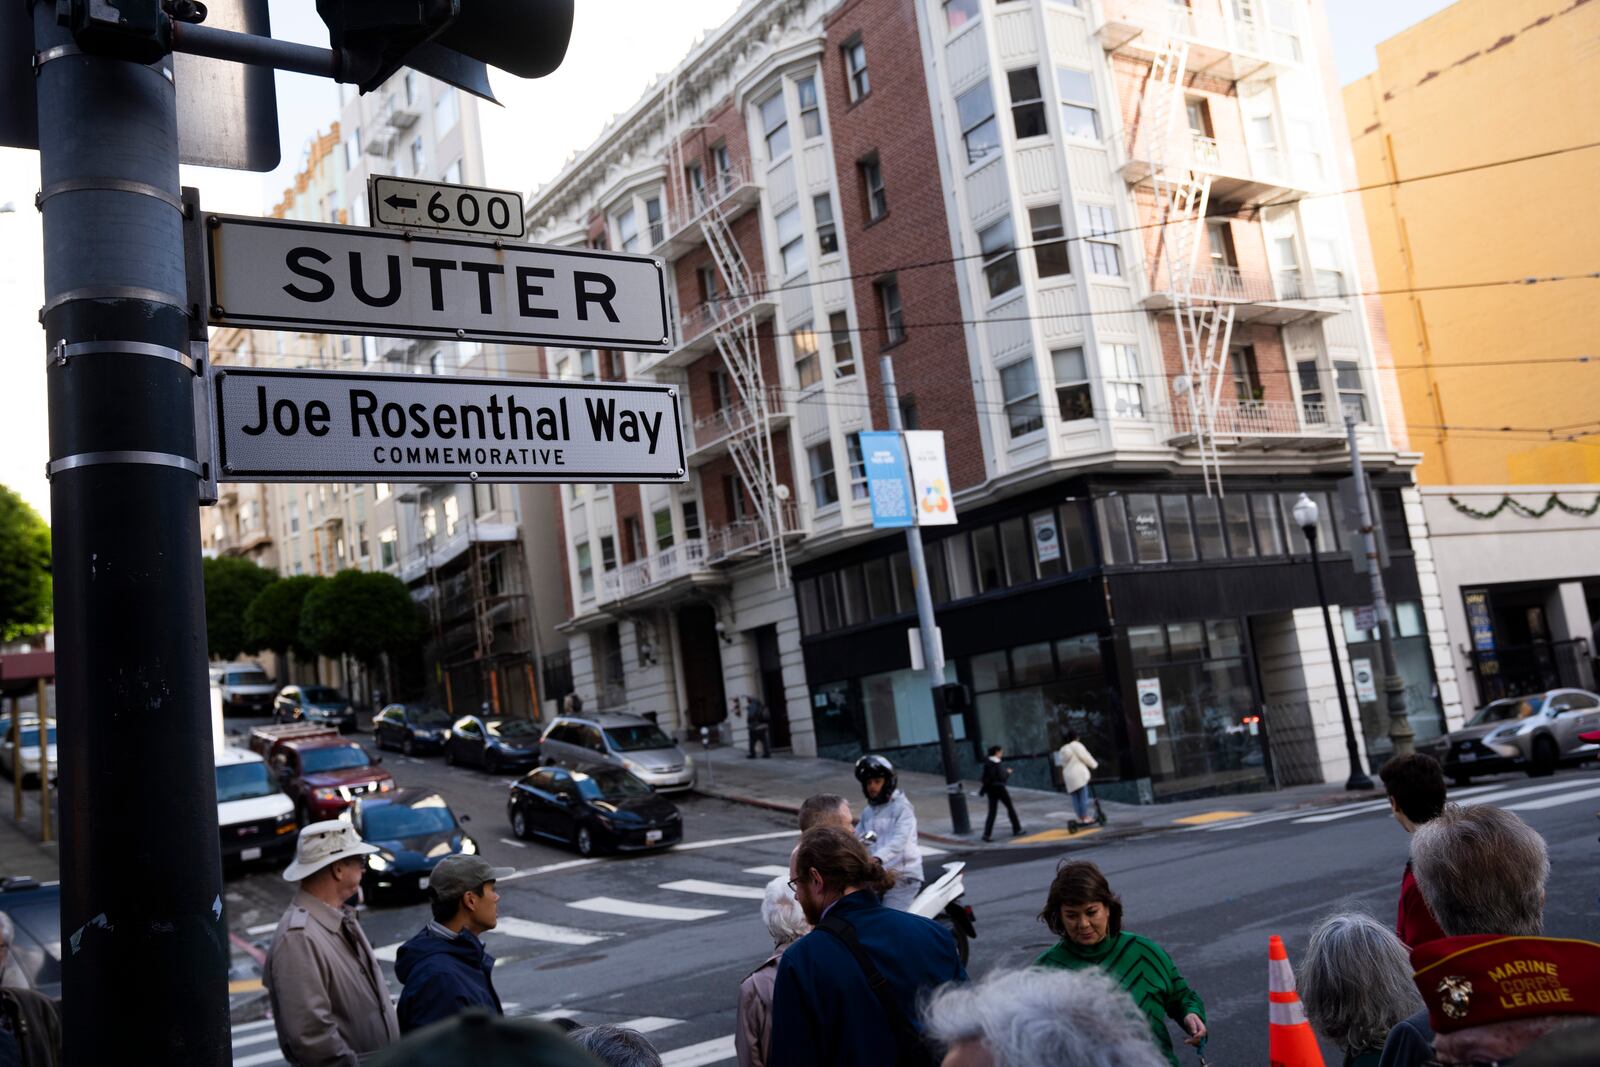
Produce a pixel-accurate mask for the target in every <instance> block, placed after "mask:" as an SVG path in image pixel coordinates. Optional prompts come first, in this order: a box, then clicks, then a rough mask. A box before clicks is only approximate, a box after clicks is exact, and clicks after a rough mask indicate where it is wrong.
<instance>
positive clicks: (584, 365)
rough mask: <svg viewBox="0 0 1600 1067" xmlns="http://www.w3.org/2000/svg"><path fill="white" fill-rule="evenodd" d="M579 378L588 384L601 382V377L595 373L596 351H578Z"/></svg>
mask: <svg viewBox="0 0 1600 1067" xmlns="http://www.w3.org/2000/svg"><path fill="white" fill-rule="evenodd" d="M578 377H580V378H582V379H583V380H584V381H586V382H593V381H598V380H599V378H600V375H599V374H598V373H596V372H595V365H594V349H592V348H584V349H580V350H579V351H578Z"/></svg>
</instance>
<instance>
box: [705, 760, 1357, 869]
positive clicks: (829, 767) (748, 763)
mask: <svg viewBox="0 0 1600 1067" xmlns="http://www.w3.org/2000/svg"><path fill="white" fill-rule="evenodd" d="M710 756H711V758H710V760H709V767H708V765H707V764H708V761H707V759H706V758H705V757H704V756H702V755H701V753H698V752H697V753H695V757H696V762H697V763H698V764H699V767H700V777H699V784H698V785H697V786H696V792H699V793H701V794H703V795H705V796H712V797H718V798H720V799H722V800H730V801H733V802H735V803H739V804H750V805H753V806H756V807H762V808H770V809H773V810H775V811H787V812H796V813H798V812H799V810H800V804H801V802H802V801H804V800H805V798H806V797H808V796H810V795H811V794H813V793H837V794H839V795H840V796H842V797H844V798H845V799H846V800H848V801H850V806H851V807H852V808H855V809H858V810H859V809H860V807H861V805H862V804H863V803H864V802H865V801H864V800H863V798H862V795H861V786H860V785H859V784H858V783H857V782H856V779H855V771H854V767H853V765H852V764H850V763H846V762H843V761H841V760H829V759H813V758H808V757H804V756H774V757H773V758H771V759H755V760H752V759H746V758H745V757H744V754H743V753H742V752H740V751H739V750H738V749H734V748H717V749H713V750H712V752H711V754H710ZM899 780H900V788H901V789H902V790H903V791H904V792H905V794H906V796H907V797H908V798H909V799H910V800H911V803H912V805H913V806H914V807H915V808H916V810H917V823H918V827H919V829H920V831H921V836H922V837H924V838H927V839H929V840H932V841H937V842H940V843H943V844H951V845H959V846H961V847H963V848H1003V847H1007V846H1011V845H1039V844H1044V843H1047V842H1055V841H1077V840H1082V839H1084V838H1087V837H1089V836H1091V835H1099V836H1100V837H1102V838H1112V837H1129V836H1132V835H1135V834H1143V833H1152V832H1154V831H1157V830H1167V829H1172V828H1174V827H1177V826H1183V825H1193V824H1195V823H1204V822H1212V821H1220V820H1222V819H1227V818H1237V817H1239V816H1241V815H1255V814H1259V813H1264V812H1269V811H1291V810H1294V809H1297V808H1312V807H1326V806H1329V805H1332V804H1338V803H1341V802H1345V801H1349V802H1352V803H1353V802H1356V801H1364V800H1375V799H1382V797H1383V793H1382V791H1381V790H1378V791H1373V792H1358V793H1351V792H1347V791H1346V790H1345V789H1343V788H1342V787H1341V786H1339V785H1337V784H1324V785H1310V786H1297V787H1294V788H1292V789H1279V790H1270V791H1267V792H1261V793H1241V794H1233V795H1229V796H1223V797H1207V798H1203V799H1200V800H1185V801H1179V802H1176V803H1171V804H1119V803H1115V802H1113V801H1101V807H1102V808H1103V809H1104V810H1105V813H1106V825H1105V826H1104V827H1103V828H1100V827H1092V828H1089V829H1086V830H1080V831H1079V832H1077V833H1075V834H1074V833H1071V832H1069V831H1068V829H1067V822H1068V820H1070V819H1071V818H1072V817H1073V812H1072V800H1071V798H1070V797H1068V796H1067V795H1066V794H1065V793H1055V792H1051V791H1048V790H1042V789H1022V788H1013V789H1012V790H1011V802H1012V803H1013V804H1015V805H1016V808H1017V817H1018V818H1019V819H1021V820H1022V828H1023V833H1022V835H1021V836H1020V837H1012V836H1011V827H1010V825H1009V824H1008V823H1007V821H1006V813H1005V809H1004V808H1002V809H1001V810H1000V812H999V816H998V817H997V818H996V819H995V839H994V842H993V843H992V844H985V843H984V841H983V820H984V817H985V815H986V814H987V813H988V809H989V802H988V800H986V799H985V798H983V797H980V796H978V783H977V782H974V781H964V782H962V786H963V789H964V791H965V793H966V796H967V811H968V812H969V813H970V815H971V821H972V831H971V833H968V834H959V835H958V834H957V833H956V832H955V830H954V828H953V827H952V826H951V823H950V806H949V803H948V801H947V799H946V794H945V783H944V779H943V778H941V777H939V776H938V775H933V774H925V773H922V772H919V771H901V772H899Z"/></svg>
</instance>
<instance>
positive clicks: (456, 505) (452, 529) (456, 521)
mask: <svg viewBox="0 0 1600 1067" xmlns="http://www.w3.org/2000/svg"><path fill="white" fill-rule="evenodd" d="M460 525H461V502H460V501H459V500H457V499H456V496H455V494H454V493H452V494H450V495H449V496H447V497H445V498H444V535H445V536H446V537H454V536H455V535H456V528H457V527H459V526H460Z"/></svg>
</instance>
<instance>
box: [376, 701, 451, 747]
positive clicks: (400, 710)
mask: <svg viewBox="0 0 1600 1067" xmlns="http://www.w3.org/2000/svg"><path fill="white" fill-rule="evenodd" d="M449 738H450V716H449V715H447V714H446V713H445V711H444V709H443V708H438V707H434V706H433V705H431V704H390V705H389V706H388V707H386V708H384V709H383V710H382V711H380V712H378V714H376V715H374V716H373V717H372V743H373V744H375V745H377V746H378V747H379V748H397V749H399V750H400V751H401V752H404V753H405V754H406V755H408V756H415V755H418V754H419V753H423V752H440V751H442V750H443V749H444V746H445V742H446V741H447V740H449Z"/></svg>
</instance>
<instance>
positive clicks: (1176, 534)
mask: <svg viewBox="0 0 1600 1067" xmlns="http://www.w3.org/2000/svg"><path fill="white" fill-rule="evenodd" d="M1161 525H1162V526H1163V528H1165V530H1166V532H1167V556H1168V558H1169V559H1171V560H1172V562H1174V563H1186V562H1188V561H1190V560H1192V559H1195V558H1196V556H1195V547H1194V528H1193V527H1192V526H1190V525H1189V498H1188V497H1186V496H1178V495H1177V494H1174V493H1168V494H1166V495H1164V496H1162V498H1161Z"/></svg>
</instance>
